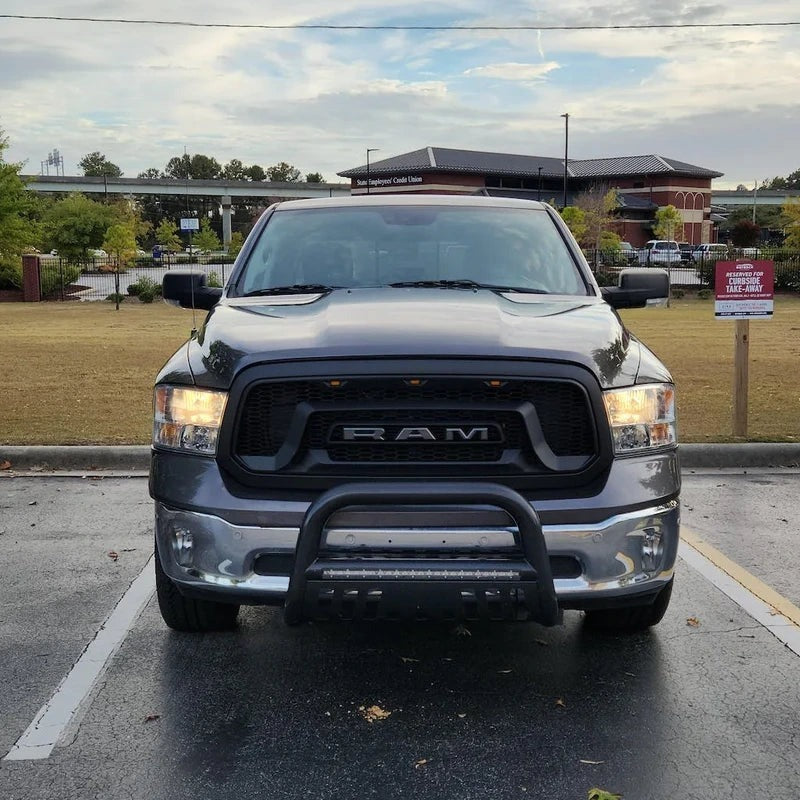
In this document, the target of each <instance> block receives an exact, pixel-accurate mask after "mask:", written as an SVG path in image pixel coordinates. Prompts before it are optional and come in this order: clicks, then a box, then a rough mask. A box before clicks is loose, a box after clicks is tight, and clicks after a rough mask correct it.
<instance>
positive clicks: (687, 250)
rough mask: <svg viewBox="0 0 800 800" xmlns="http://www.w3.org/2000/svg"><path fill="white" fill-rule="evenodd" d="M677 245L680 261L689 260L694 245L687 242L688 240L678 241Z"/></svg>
mask: <svg viewBox="0 0 800 800" xmlns="http://www.w3.org/2000/svg"><path fill="white" fill-rule="evenodd" d="M678 247H679V248H680V251H681V261H683V262H689V261H691V260H692V251H693V250H694V245H693V244H689V242H678Z"/></svg>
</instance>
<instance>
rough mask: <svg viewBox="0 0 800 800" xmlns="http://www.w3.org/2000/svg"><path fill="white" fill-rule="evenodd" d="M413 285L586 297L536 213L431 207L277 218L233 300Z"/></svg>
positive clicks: (563, 250) (556, 238)
mask: <svg viewBox="0 0 800 800" xmlns="http://www.w3.org/2000/svg"><path fill="white" fill-rule="evenodd" d="M470 282H471V283H470ZM411 283H414V284H417V285H420V284H421V285H426V284H430V285H431V286H432V287H434V286H435V288H440V287H441V288H453V289H457V288H460V289H465V288H475V285H476V284H478V285H481V286H483V285H489V286H491V287H494V288H500V287H502V288H509V289H516V290H522V291H531V292H540V293H548V294H573V295H574V294H579V295H586V294H587V287H586V285H585V283H584V281H583V279H582V278H581V275H580V272H579V271H578V267H577V265H576V264H575V262H574V261H573V259H572V257H571V255H570V252H569V250H568V248H567V245H566V243H565V242H564V240H563V239H562V237H561V234H560V232H559V230H558V228H557V227H556V225H555V223H554V222H553V220H552V219H550V217H549V216H548V214H547V213H546V212H545V211H543V210H542V209H539V208H531V209H524V208H502V207H486V208H476V207H472V206H435V205H432V206H392V205H387V206H369V207H353V206H338V207H331V208H313V209H291V210H285V211H283V210H280V209H278V210H277V211H276V212H275V213H274V214H273V215H272V217H271V218H270V219H269V221H268V223H267V225H266V226H265V227H264V229H263V231H262V232H261V236H260V237H259V240H258V241H257V242H256V245H255V247H254V249H253V250H252V251H251V253H250V256H249V258H248V260H247V264H246V265H245V267H244V270H243V272H242V274H241V275H240V277H239V279H238V281H237V284H236V294H240V295H241V294H258V293H262V292H265V293H266V292H269V290H270V289H275V288H276V287H287V288H288V287H294V288H295V289H301V288H304V287H306V288H308V290H309V291H312V290H319V289H320V288H321V287H322V288H324V287H329V288H340V287H347V288H355V287H359V288H361V287H375V286H391V285H392V284H395V285H397V284H411Z"/></svg>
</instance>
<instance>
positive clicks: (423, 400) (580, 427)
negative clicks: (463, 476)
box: [236, 377, 595, 463]
mask: <svg viewBox="0 0 800 800" xmlns="http://www.w3.org/2000/svg"><path fill="white" fill-rule="evenodd" d="M523 401H530V402H531V403H532V404H533V405H534V407H535V408H536V412H537V415H538V417H539V422H540V424H541V426H542V430H543V433H544V436H545V439H546V441H547V443H548V445H549V446H550V448H551V449H552V450H553V452H554V453H555V454H556V455H557V456H572V455H575V456H580V455H591V454H593V453H594V450H595V438H594V428H593V424H592V419H591V411H590V409H589V407H588V403H587V399H586V395H585V394H584V392H583V390H582V389H581V387H579V386H578V385H576V384H574V383H572V382H569V381H541V380H508V381H505V382H504V383H503V385H502V386H499V387H491V386H488V385H487V384H486V382H485V381H484V380H481V379H477V378H431V379H427V380H426V381H425V383H424V384H423V385H421V386H410V385H408V384H407V383H406V382H405V381H404V380H402V379H400V378H392V377H385V378H380V379H361V378H357V379H352V380H343V382H342V385H341V386H339V387H338V388H334V387H331V386H328V385H326V383H325V382H324V381H322V380H315V381H281V382H263V383H258V384H256V385H254V386H252V387H251V388H250V389H249V390H248V391H247V393H246V395H245V397H244V401H243V407H242V410H241V415H240V420H239V426H238V434H237V439H236V451H237V453H238V454H239V455H242V456H249V455H258V456H274V455H275V454H276V453H277V452H278V450H279V449H280V447H281V445H282V444H283V442H284V441H285V439H286V436H287V432H288V429H289V425H290V423H291V421H292V418H293V417H294V414H295V411H296V408H297V405H298V404H299V403H303V402H306V403H309V404H310V405H311V406H312V408H313V407H314V406H317V405H319V406H323V407H324V410H320V411H314V412H313V413H311V415H310V417H309V419H308V423H307V425H306V430H305V434H304V437H303V449H305V450H307V449H318V450H327V453H328V457H329V458H330V459H331V460H333V461H347V462H366V463H375V462H383V463H387V462H415V461H416V462H434V461H439V462H458V461H460V462H473V463H475V462H496V461H499V460H500V459H501V458H502V456H503V453H504V451H506V450H508V449H517V450H520V451H522V452H523V453H525V454H526V455H529V456H531V457H532V447H531V443H530V441H529V440H528V436H527V432H526V430H525V426H524V421H523V419H522V416H521V415H520V414H519V413H518V412H516V411H513V410H499V409H498V410H495V411H486V410H480V409H479V408H476V407H480V406H492V405H504V404H517V403H521V402H523ZM373 404H374V405H373ZM417 404H419V407H417V408H414V407H412V406H415V405H417ZM431 404H434V405H435V406H436V408H435V409H434V410H431V409H425V408H424V406H425V405H431ZM353 406H359V408H358V410H353V408H352V407H353ZM365 406H366V407H367V410H365V409H364V407H365ZM398 406H401V407H400V408H399V407H398ZM403 406H404V407H403ZM471 406H472V408H471ZM337 409H341V410H337ZM359 422H361V423H365V424H380V423H386V424H389V423H392V424H397V423H400V424H402V423H406V422H407V423H408V424H409V425H412V426H425V425H430V424H433V423H437V422H438V423H445V424H449V423H454V424H457V423H461V422H463V423H464V424H469V425H480V424H482V423H483V424H487V423H491V424H495V425H499V426H500V427H501V429H502V431H503V435H504V440H505V441H504V442H502V443H496V442H483V441H468V442H462V441H459V442H447V443H444V442H402V443H399V442H393V443H390V442H363V441H360V442H352V443H351V442H347V443H343V442H329V441H328V436H329V431H330V430H331V428H332V426H334V425H349V424H356V423H359Z"/></svg>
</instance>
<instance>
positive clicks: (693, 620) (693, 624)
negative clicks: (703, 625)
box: [686, 617, 700, 628]
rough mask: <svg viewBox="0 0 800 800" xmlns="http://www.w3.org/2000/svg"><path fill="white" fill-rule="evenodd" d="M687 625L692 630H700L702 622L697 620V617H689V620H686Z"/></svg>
mask: <svg viewBox="0 0 800 800" xmlns="http://www.w3.org/2000/svg"><path fill="white" fill-rule="evenodd" d="M686 624H687V625H689V626H690V627H692V628H699V627H700V620H699V619H697V617H689V619H687V620H686Z"/></svg>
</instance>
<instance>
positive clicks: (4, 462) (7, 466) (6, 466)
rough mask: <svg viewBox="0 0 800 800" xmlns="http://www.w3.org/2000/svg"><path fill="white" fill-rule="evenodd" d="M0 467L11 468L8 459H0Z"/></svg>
mask: <svg viewBox="0 0 800 800" xmlns="http://www.w3.org/2000/svg"><path fill="white" fill-rule="evenodd" d="M0 469H11V462H10V461H0Z"/></svg>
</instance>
